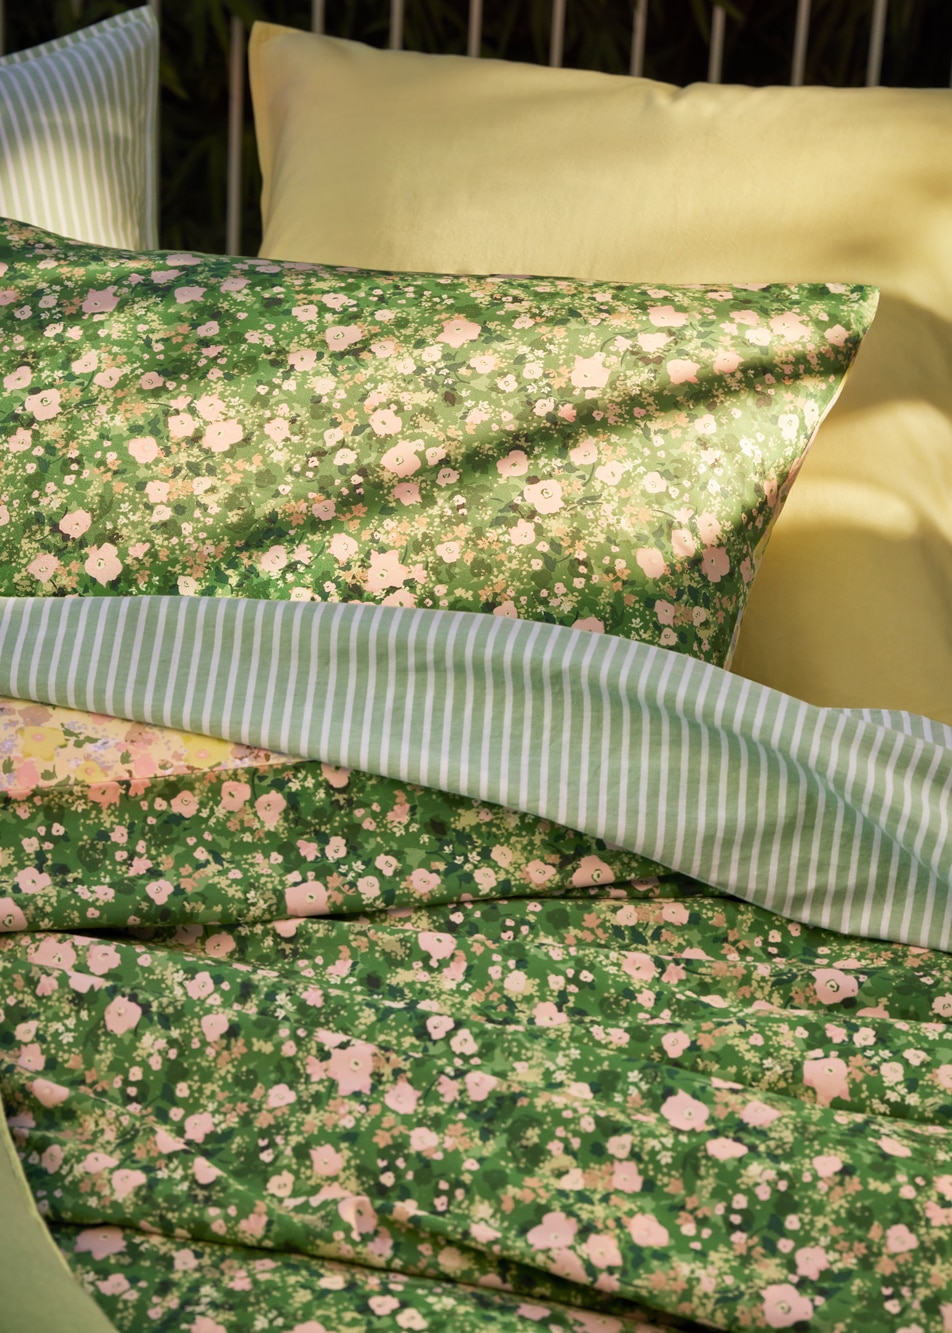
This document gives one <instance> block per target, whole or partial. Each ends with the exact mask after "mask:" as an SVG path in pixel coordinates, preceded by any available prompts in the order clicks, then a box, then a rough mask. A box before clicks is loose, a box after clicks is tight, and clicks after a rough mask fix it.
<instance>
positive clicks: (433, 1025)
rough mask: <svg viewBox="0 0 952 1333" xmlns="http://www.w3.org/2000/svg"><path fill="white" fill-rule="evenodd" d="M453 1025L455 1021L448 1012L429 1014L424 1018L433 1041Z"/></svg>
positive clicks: (448, 1030) (449, 1030) (438, 1038)
mask: <svg viewBox="0 0 952 1333" xmlns="http://www.w3.org/2000/svg"><path fill="white" fill-rule="evenodd" d="M455 1026H456V1023H455V1021H454V1020H453V1019H452V1018H450V1016H449V1015H448V1014H431V1015H430V1017H429V1018H428V1019H427V1020H426V1030H427V1032H429V1034H430V1036H431V1037H432V1039H433V1040H434V1041H439V1040H440V1038H441V1037H445V1036H446V1034H447V1033H448V1032H452V1030H453V1028H454V1027H455Z"/></svg>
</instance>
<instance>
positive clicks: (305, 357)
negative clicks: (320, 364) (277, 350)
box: [288, 347, 317, 371]
mask: <svg viewBox="0 0 952 1333" xmlns="http://www.w3.org/2000/svg"><path fill="white" fill-rule="evenodd" d="M316 360H317V352H315V351H314V350H313V349H311V348H309V347H306V348H303V349H302V350H301V351H299V352H289V353H288V365H289V366H291V367H292V369H294V370H302V371H304V370H313V369H314V363H315V361H316Z"/></svg>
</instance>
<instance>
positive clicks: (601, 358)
mask: <svg viewBox="0 0 952 1333" xmlns="http://www.w3.org/2000/svg"><path fill="white" fill-rule="evenodd" d="M610 376H611V371H610V370H609V369H608V367H607V366H606V365H605V353H604V352H596V353H595V354H594V355H593V356H577V357H576V358H575V365H574V366H573V368H572V374H571V377H570V378H571V380H572V383H573V384H574V386H575V388H576V389H603V388H604V387H605V385H606V384H607V383H608V381H609V378H610Z"/></svg>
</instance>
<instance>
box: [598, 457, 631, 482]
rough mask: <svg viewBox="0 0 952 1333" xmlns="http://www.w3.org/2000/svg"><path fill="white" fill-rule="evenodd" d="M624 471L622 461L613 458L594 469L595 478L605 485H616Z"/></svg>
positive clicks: (624, 466) (625, 469)
mask: <svg viewBox="0 0 952 1333" xmlns="http://www.w3.org/2000/svg"><path fill="white" fill-rule="evenodd" d="M626 471H627V468H626V465H625V464H624V463H619V462H618V461H617V460H615V459H613V460H612V461H611V462H610V463H602V464H600V465H599V466H598V467H597V468H596V469H595V478H596V480H597V481H600V482H602V483H603V485H605V486H617V485H618V483H619V482H620V481H621V479H622V477H623V476H624V475H625V472H626Z"/></svg>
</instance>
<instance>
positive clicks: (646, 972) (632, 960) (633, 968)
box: [621, 949, 658, 982]
mask: <svg viewBox="0 0 952 1333" xmlns="http://www.w3.org/2000/svg"><path fill="white" fill-rule="evenodd" d="M621 970H622V971H623V972H625V973H626V974H627V975H628V976H629V977H633V978H634V980H635V981H641V982H645V981H651V979H652V978H653V977H656V976H657V975H658V968H657V966H656V964H655V962H654V960H653V959H652V958H651V957H650V956H649V955H648V954H646V953H642V952H641V951H640V950H637V949H636V950H634V951H633V952H631V953H625V954H623V955H622V961H621Z"/></svg>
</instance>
